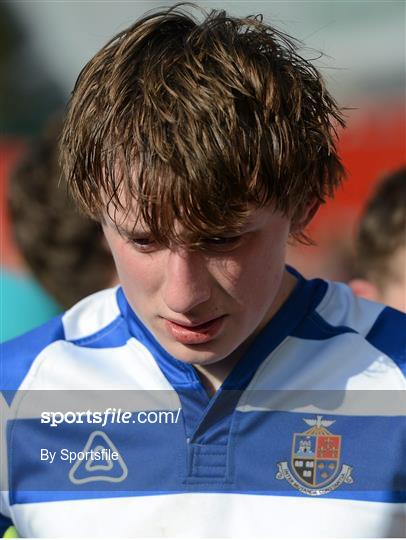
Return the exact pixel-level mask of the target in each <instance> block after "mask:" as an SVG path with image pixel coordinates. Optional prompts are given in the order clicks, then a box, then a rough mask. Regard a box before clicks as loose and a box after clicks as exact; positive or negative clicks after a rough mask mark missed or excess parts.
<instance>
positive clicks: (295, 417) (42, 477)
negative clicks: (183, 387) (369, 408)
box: [7, 411, 406, 504]
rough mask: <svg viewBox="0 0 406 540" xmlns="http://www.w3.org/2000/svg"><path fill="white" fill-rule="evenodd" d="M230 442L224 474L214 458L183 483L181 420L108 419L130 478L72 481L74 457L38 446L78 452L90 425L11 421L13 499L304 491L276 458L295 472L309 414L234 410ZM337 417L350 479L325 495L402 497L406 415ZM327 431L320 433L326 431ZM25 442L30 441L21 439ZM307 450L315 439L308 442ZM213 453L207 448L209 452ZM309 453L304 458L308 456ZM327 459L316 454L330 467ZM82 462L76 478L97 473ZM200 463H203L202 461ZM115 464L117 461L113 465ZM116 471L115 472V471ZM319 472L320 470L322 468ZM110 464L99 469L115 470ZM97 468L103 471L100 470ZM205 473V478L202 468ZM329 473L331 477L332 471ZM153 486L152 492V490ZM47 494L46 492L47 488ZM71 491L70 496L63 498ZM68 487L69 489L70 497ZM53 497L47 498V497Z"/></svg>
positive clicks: (186, 467)
mask: <svg viewBox="0 0 406 540" xmlns="http://www.w3.org/2000/svg"><path fill="white" fill-rule="evenodd" d="M235 416H236V418H235V421H234V424H233V432H232V433H231V436H230V448H229V450H228V452H227V454H228V455H227V461H226V464H225V467H226V469H227V470H226V471H224V475H223V478H217V477H216V475H217V472H216V471H215V467H216V463H215V459H212V460H211V461H210V462H208V463H209V466H211V467H213V471H212V477H211V481H208V480H205V481H204V482H203V481H201V482H200V483H198V482H197V480H198V479H197V478H196V482H189V481H187V478H188V475H189V473H190V470H191V467H190V463H188V460H187V455H186V454H187V442H186V440H185V437H184V431H183V426H182V424H181V423H179V424H176V425H174V424H171V425H169V424H167V425H165V424H159V425H158V424H143V425H137V427H135V428H134V429H131V427H129V426H128V425H126V426H123V425H117V424H115V425H110V426H109V429H106V430H105V433H106V434H108V436H109V437H110V439H111V441H112V442H114V444H115V446H116V448H117V449H118V451H119V452H120V455H121V457H122V458H123V460H124V463H125V464H126V466H127V468H128V476H127V477H126V478H125V479H124V480H123V481H121V482H119V483H116V484H112V483H109V482H107V481H104V480H98V481H93V482H90V483H84V484H81V485H74V484H73V483H72V482H71V481H70V480H69V471H70V470H71V468H72V467H73V463H69V462H67V461H62V460H60V459H59V460H56V461H55V462H54V463H53V464H52V465H51V464H50V463H48V462H43V461H41V460H40V459H39V456H40V449H41V448H52V450H54V451H57V452H60V450H61V449H62V448H68V449H69V450H70V451H80V450H83V447H84V445H85V443H86V441H87V440H88V437H89V434H90V433H91V432H92V429H93V428H92V427H89V426H78V425H76V426H74V425H60V426H59V427H58V428H56V429H54V428H50V427H49V426H48V425H43V424H42V425H41V424H39V420H34V419H33V420H16V421H13V422H10V423H9V426H8V427H9V429H8V433H7V436H8V439H9V442H10V444H9V456H10V457H11V455H12V456H13V457H12V460H13V467H12V470H10V479H9V482H10V501H11V503H12V504H17V503H21V502H26V501H27V500H30V501H32V502H35V501H37V500H58V499H59V500H65V499H71V498H73V499H76V498H81V497H84V498H93V495H94V496H96V497H99V496H100V492H103V493H105V496H106V497H111V496H126V495H128V494H129V493H131V495H134V496H137V495H146V494H160V493H162V494H163V493H186V492H194V493H207V492H211V493H251V494H256V493H258V494H273V495H287V496H295V497H296V496H308V495H303V494H302V493H300V492H299V491H298V490H297V489H294V488H293V487H292V486H291V485H290V484H289V483H288V482H287V481H286V480H280V479H277V478H276V474H277V472H278V463H280V462H287V463H288V465H289V467H290V468H291V469H292V471H293V466H292V460H291V455H292V448H293V446H294V444H293V441H294V437H295V435H300V436H301V437H304V438H305V437H306V434H305V433H304V431H306V430H307V429H308V428H309V426H308V425H307V424H306V423H305V422H304V419H307V418H308V417H309V416H310V418H312V419H313V417H314V415H312V414H310V415H309V414H307V413H288V412H278V411H255V412H254V411H253V412H249V413H247V412H236V414H235ZM326 420H334V421H335V422H334V424H333V426H334V427H332V428H330V429H331V436H332V437H334V436H335V437H337V436H340V437H341V445H340V446H341V447H340V451H339V461H338V468H337V469H336V472H335V473H334V474H337V473H338V471H339V469H340V468H341V467H342V466H343V465H348V466H349V467H351V468H352V471H351V476H352V479H353V483H351V484H347V483H344V484H342V485H341V486H340V487H338V488H337V489H336V490H334V491H332V492H330V493H328V494H326V495H322V497H324V498H326V497H327V498H329V497H332V498H351V499H354V500H357V499H360V500H379V501H382V502H389V501H391V502H401V501H402V502H406V462H405V460H404V459H403V458H404V455H403V453H404V438H405V435H406V423H405V417H383V416H344V415H334V414H331V415H326ZM324 436H325V435H324ZM27 439H28V440H30V444H29V445H27V444H25V442H26V441H27ZM311 444H312V445H313V446H312V447H311V450H312V451H313V450H315V448H316V446H317V441H315V440H313V441H312V443H311ZM214 455H215V454H214V453H213V454H212V457H213V456H214ZM310 458H311V454H307V457H304V458H303V460H304V461H305V460H306V459H310ZM332 461H333V460H332V459H330V458H329V457H325V458H322V457H319V458H318V462H317V463H318V464H319V463H322V464H323V463H324V462H325V463H324V465H325V469H326V470H328V467H329V465H330V464H331V463H332ZM86 465H87V463H86V464H85V463H84V462H83V463H82V464H81V467H80V468H78V469H77V470H76V473H75V475H76V476H77V477H78V478H85V477H86V476H89V475H92V474H93V475H94V474H95V473H94V472H92V471H91V470H90V472H89V469H88V468H86ZM201 465H203V466H204V463H201ZM117 466H118V465H116V464H115V465H114V467H116V468H117ZM118 472H119V471H118ZM321 472H322V471H321ZM116 473H117V471H116V470H115V469H114V468H112V469H111V470H110V471H109V472H107V473H106V472H104V473H102V474H107V475H110V474H111V475H112V476H114V475H116ZM97 474H100V473H97ZM202 476H207V473H206V471H204V472H203V473H202ZM331 478H334V476H332V477H331ZM150 487H152V490H150V489H149V488H150ZM46 492H51V493H48V494H47V493H46ZM67 493H68V496H67ZM69 493H71V495H70V496H69ZM48 496H50V497H51V498H50V499H47V497H48Z"/></svg>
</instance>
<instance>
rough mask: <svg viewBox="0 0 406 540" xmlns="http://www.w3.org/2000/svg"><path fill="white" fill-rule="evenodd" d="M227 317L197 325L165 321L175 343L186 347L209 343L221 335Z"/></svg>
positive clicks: (222, 316)
mask: <svg viewBox="0 0 406 540" xmlns="http://www.w3.org/2000/svg"><path fill="white" fill-rule="evenodd" d="M226 317H227V315H221V316H220V317H216V318H215V319H209V320H205V321H203V322H200V321H199V322H196V323H190V322H182V323H181V322H180V321H174V320H171V319H165V328H166V331H167V332H168V334H169V335H170V336H171V337H172V338H173V339H175V341H178V342H179V343H183V344H184V345H199V344H201V343H207V342H208V341H210V340H212V339H213V338H214V337H216V336H217V335H218V334H219V332H220V330H221V329H222V327H223V324H224V321H225V318H226Z"/></svg>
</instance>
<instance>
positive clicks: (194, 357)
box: [167, 343, 228, 366]
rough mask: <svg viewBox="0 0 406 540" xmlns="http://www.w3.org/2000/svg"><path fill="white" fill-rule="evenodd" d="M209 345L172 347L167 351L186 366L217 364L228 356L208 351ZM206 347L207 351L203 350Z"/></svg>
mask: <svg viewBox="0 0 406 540" xmlns="http://www.w3.org/2000/svg"><path fill="white" fill-rule="evenodd" d="M208 345H209V344H208V343H202V344H201V345H194V346H188V347H186V346H184V345H180V347H176V346H175V347H170V348H168V349H167V350H168V352H169V353H170V354H171V355H172V356H174V357H175V358H177V359H178V360H180V361H181V362H185V364H196V365H199V366H205V365H210V364H215V363H216V362H219V361H220V360H223V359H224V358H225V357H226V356H227V354H228V353H223V354H222V353H221V352H219V351H214V350H211V351H210V350H207V347H208ZM204 346H205V347H206V350H202V348H203V347H204ZM199 347H200V350H199Z"/></svg>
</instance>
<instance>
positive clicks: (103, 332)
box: [67, 314, 125, 346]
mask: <svg viewBox="0 0 406 540" xmlns="http://www.w3.org/2000/svg"><path fill="white" fill-rule="evenodd" d="M123 321H124V318H123V316H122V315H121V314H119V315H117V317H116V318H115V319H114V321H112V322H110V323H109V324H108V325H107V326H104V327H103V328H101V329H100V330H98V331H97V332H95V333H93V334H90V336H86V337H83V338H79V339H73V340H67V342H68V343H72V344H73V345H78V346H86V345H89V344H90V343H95V342H97V341H99V340H100V339H102V338H104V337H106V336H108V335H109V334H110V333H111V332H112V331H113V330H115V329H116V328H117V327H118V326H119V325H120V324H122V322H123ZM124 322H125V321H124Z"/></svg>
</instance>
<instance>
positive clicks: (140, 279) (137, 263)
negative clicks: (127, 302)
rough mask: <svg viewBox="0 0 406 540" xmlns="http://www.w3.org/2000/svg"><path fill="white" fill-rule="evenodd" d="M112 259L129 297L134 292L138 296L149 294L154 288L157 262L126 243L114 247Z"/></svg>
mask: <svg viewBox="0 0 406 540" xmlns="http://www.w3.org/2000/svg"><path fill="white" fill-rule="evenodd" d="M114 259H115V262H116V267H117V273H118V276H119V278H120V282H121V284H122V285H123V287H124V290H125V292H126V295H127V296H128V297H129V298H131V299H132V298H134V295H135V294H136V295H137V296H138V297H139V296H141V295H151V294H152V293H153V292H154V290H156V288H157V287H158V283H159V276H158V275H157V269H158V268H159V267H160V265H159V263H157V262H156V261H153V260H152V258H150V257H149V256H146V255H145V254H142V255H140V254H139V253H136V252H135V251H134V250H133V249H132V248H131V246H130V245H128V244H127V243H125V244H124V245H122V246H120V247H119V248H118V249H116V251H115V254H114Z"/></svg>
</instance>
